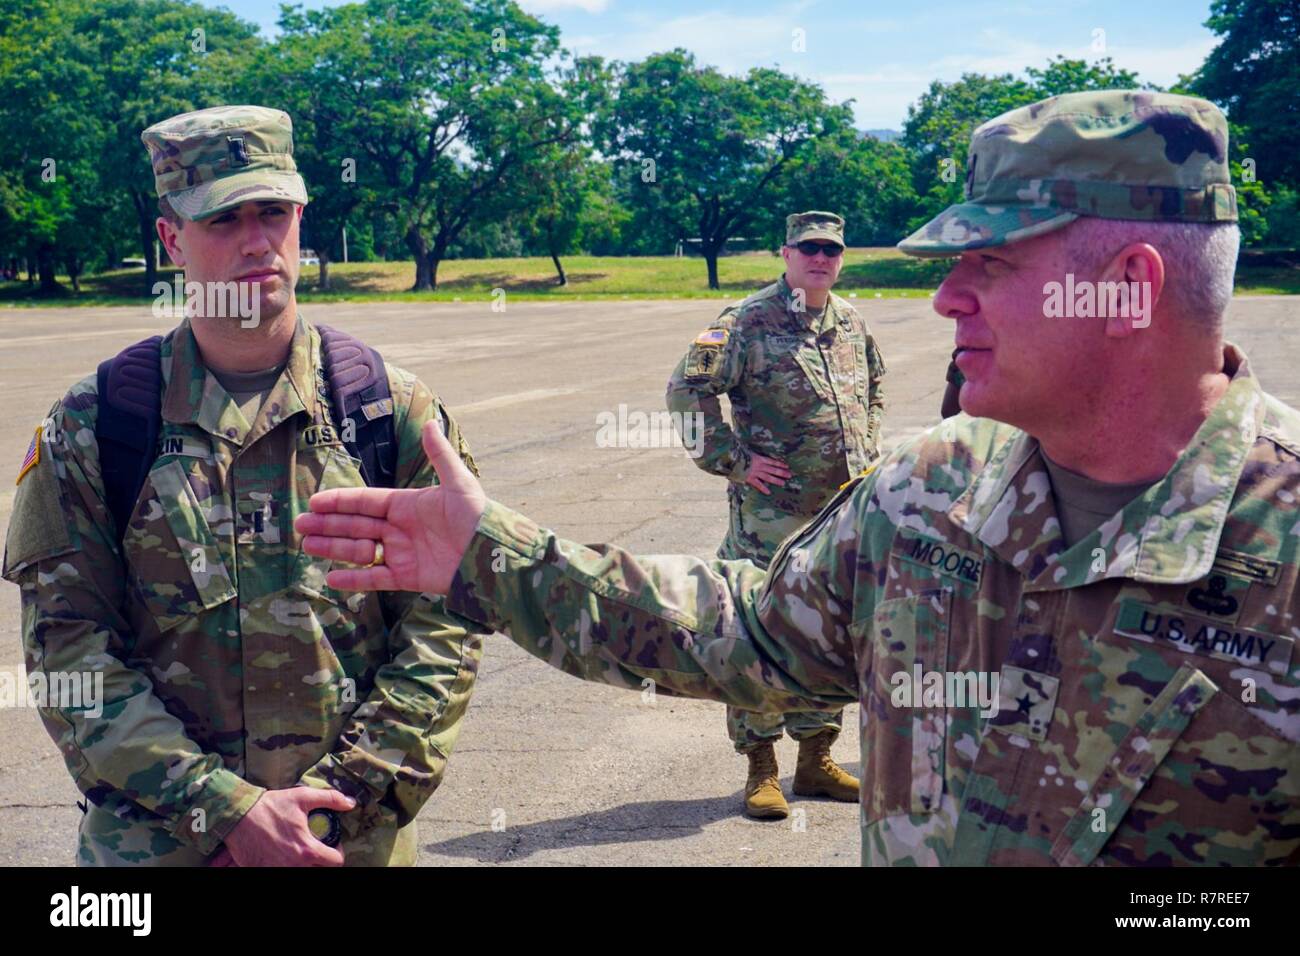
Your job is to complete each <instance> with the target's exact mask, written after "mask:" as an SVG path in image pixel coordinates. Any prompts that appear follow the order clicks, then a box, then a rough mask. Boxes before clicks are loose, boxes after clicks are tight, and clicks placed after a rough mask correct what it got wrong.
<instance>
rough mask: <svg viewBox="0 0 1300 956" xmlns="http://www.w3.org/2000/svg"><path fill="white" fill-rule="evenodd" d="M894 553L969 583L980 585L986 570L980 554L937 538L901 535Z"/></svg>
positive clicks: (895, 545) (896, 542) (905, 559)
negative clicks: (981, 577)
mask: <svg viewBox="0 0 1300 956" xmlns="http://www.w3.org/2000/svg"><path fill="white" fill-rule="evenodd" d="M892 553H893V554H894V555H895V556H896V557H899V558H902V559H903V560H904V561H910V562H911V563H913V564H919V565H921V566H922V567H925V568H928V569H929V570H931V571H934V572H936V573H938V574H943V575H946V576H948V577H951V578H956V579H957V580H959V581H965V582H966V583H967V584H976V585H978V584H979V583H980V576H981V575H982V574H983V573H984V558H983V557H981V556H980V555H979V554H976V553H975V552H974V551H967V550H966V549H965V548H959V547H957V546H956V545H954V544H950V543H949V542H947V541H940V540H938V539H936V538H924V537H919V536H918V537H912V536H910V535H900V536H899V537H898V538H897V539H896V540H895V542H894V547H893V549H892Z"/></svg>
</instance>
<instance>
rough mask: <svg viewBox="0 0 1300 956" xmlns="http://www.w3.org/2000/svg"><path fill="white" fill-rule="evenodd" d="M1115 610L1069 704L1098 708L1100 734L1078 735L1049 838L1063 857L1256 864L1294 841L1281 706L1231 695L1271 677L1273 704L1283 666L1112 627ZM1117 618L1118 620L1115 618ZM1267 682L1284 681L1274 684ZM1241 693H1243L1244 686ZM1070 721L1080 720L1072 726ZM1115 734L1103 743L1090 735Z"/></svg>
mask: <svg viewBox="0 0 1300 956" xmlns="http://www.w3.org/2000/svg"><path fill="white" fill-rule="evenodd" d="M1122 607H1123V604H1122V603H1121V605H1120V613H1118V614H1117V613H1116V612H1114V611H1113V612H1112V615H1111V620H1110V621H1109V622H1108V624H1107V626H1106V627H1104V628H1103V629H1102V631H1101V632H1100V633H1099V634H1098V636H1097V638H1096V641H1095V643H1094V645H1093V649H1092V650H1093V661H1094V664H1095V672H1096V674H1097V675H1098V676H1096V677H1095V679H1094V678H1091V677H1085V678H1084V680H1083V681H1082V682H1080V686H1081V687H1082V688H1084V690H1085V693H1087V688H1089V687H1091V688H1092V691H1091V695H1092V696H1097V695H1100V697H1099V699H1097V700H1096V701H1095V702H1093V703H1091V704H1089V701H1088V700H1085V699H1084V698H1077V700H1076V703H1075V705H1074V706H1070V705H1069V704H1068V703H1067V704H1066V706H1067V707H1068V708H1069V709H1070V710H1071V711H1072V712H1078V711H1080V710H1081V709H1082V707H1081V705H1083V704H1089V709H1092V710H1096V708H1098V707H1101V708H1104V712H1103V713H1099V714H1098V718H1097V720H1096V721H1095V725H1096V727H1098V728H1104V734H1103V733H1099V734H1098V735H1097V736H1093V737H1091V738H1090V739H1091V741H1092V743H1091V744H1090V745H1088V746H1085V745H1084V742H1083V741H1082V740H1081V741H1080V742H1079V747H1080V749H1079V751H1078V754H1077V756H1078V757H1079V758H1081V759H1082V760H1085V761H1087V762H1088V763H1090V764H1091V765H1092V766H1093V771H1092V779H1091V783H1090V785H1089V786H1088V788H1087V790H1086V792H1085V796H1084V799H1083V801H1082V802H1081V803H1080V804H1079V805H1078V807H1077V809H1076V810H1075V812H1074V813H1073V815H1072V816H1071V818H1070V820H1069V821H1068V823H1067V824H1066V826H1065V828H1064V829H1063V831H1062V832H1061V833H1060V834H1059V835H1058V837H1057V839H1056V840H1055V842H1054V844H1053V847H1052V856H1053V858H1054V859H1056V860H1057V862H1059V863H1062V864H1065V865H1088V864H1090V863H1091V864H1094V865H1100V864H1103V863H1111V864H1123V865H1146V866H1171V865H1210V866H1224V865H1232V866H1261V865H1268V864H1272V865H1278V864H1281V863H1285V862H1286V861H1287V860H1288V859H1289V858H1290V857H1292V856H1293V855H1294V853H1295V851H1296V849H1297V847H1300V746H1298V745H1297V743H1296V742H1295V741H1294V740H1290V739H1288V737H1287V734H1288V732H1293V730H1291V728H1289V727H1288V725H1287V724H1286V722H1285V721H1284V720H1283V719H1282V716H1283V715H1282V713H1281V712H1279V711H1273V710H1271V709H1269V706H1268V705H1264V706H1265V708H1266V710H1267V712H1263V711H1261V712H1255V710H1253V708H1258V707H1260V706H1261V704H1260V700H1259V699H1258V698H1257V699H1256V700H1255V701H1253V702H1248V701H1243V699H1242V697H1243V688H1244V687H1249V686H1250V685H1249V684H1243V681H1246V680H1251V681H1255V682H1256V685H1255V686H1256V687H1259V686H1265V687H1270V688H1272V693H1273V694H1276V695H1277V697H1278V698H1280V701H1281V702H1282V703H1283V708H1285V706H1286V704H1287V703H1290V702H1293V701H1294V700H1296V698H1297V693H1298V692H1297V687H1296V685H1295V682H1294V681H1293V680H1291V679H1290V678H1289V677H1282V676H1279V675H1268V674H1265V673H1264V672H1260V671H1251V670H1250V669H1249V668H1246V667H1243V666H1242V665H1240V664H1236V663H1232V662H1228V661H1223V660H1218V659H1215V658H1213V657H1210V656H1206V655H1202V654H1194V653H1186V652H1184V651H1181V650H1178V649H1177V648H1176V647H1174V646H1172V642H1168V641H1166V642H1165V643H1164V644H1162V643H1159V642H1158V640H1156V639H1153V640H1150V641H1145V640H1140V639H1135V638H1134V637H1132V636H1130V635H1128V634H1125V633H1122V632H1123V630H1125V627H1124V615H1123V613H1122ZM1117 624H1118V625H1119V626H1118V628H1117V627H1116V625H1117ZM1279 682H1285V683H1286V684H1287V686H1286V687H1281V686H1280V684H1279ZM1246 696H1247V697H1249V696H1250V694H1249V693H1246ZM1081 729H1085V730H1086V729H1088V728H1087V727H1081ZM1105 737H1109V739H1110V740H1112V741H1115V745H1114V747H1113V748H1112V749H1111V750H1110V752H1108V753H1099V752H1098V751H1097V750H1096V748H1097V745H1098V744H1099V743H1100V742H1101V741H1102V740H1103V739H1105Z"/></svg>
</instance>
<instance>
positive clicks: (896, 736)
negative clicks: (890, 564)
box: [861, 587, 952, 822]
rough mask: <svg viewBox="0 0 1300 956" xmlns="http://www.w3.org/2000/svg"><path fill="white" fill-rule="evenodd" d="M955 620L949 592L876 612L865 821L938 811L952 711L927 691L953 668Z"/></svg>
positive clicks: (865, 746)
mask: <svg viewBox="0 0 1300 956" xmlns="http://www.w3.org/2000/svg"><path fill="white" fill-rule="evenodd" d="M951 617H952V589H951V588H946V587H944V588H933V589H928V590H923V591H918V592H917V593H915V594H912V595H908V596H907V597H900V598H894V599H892V600H888V601H884V602H882V603H881V604H879V605H878V606H877V607H876V610H875V614H874V616H873V618H872V621H871V628H872V631H873V633H872V635H871V636H870V646H871V649H872V650H871V669H872V673H871V675H870V679H869V680H868V681H867V682H866V684H865V689H866V694H867V701H866V706H864V707H863V708H862V712H861V719H862V772H863V775H864V794H865V798H864V799H865V802H864V804H863V813H864V815H865V817H866V820H867V822H871V821H873V820H878V819H881V818H883V817H888V816H894V815H897V814H909V813H914V814H915V813H933V812H935V811H936V810H937V809H939V804H940V800H941V798H942V796H943V780H944V749H945V742H946V738H947V732H948V713H947V711H946V709H945V708H944V707H943V701H942V700H939V701H938V702H937V703H938V705H937V706H935V705H934V704H935V702H934V701H933V700H928V699H927V697H926V694H925V692H924V686H925V675H926V674H930V673H934V672H938V673H940V674H943V673H944V672H946V670H947V663H948V635H949V630H950V621H951ZM927 702H928V703H930V704H931V706H926V704H927Z"/></svg>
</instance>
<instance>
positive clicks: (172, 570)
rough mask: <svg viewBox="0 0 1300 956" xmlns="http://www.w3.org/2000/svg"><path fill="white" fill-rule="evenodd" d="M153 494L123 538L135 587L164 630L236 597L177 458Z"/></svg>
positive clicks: (152, 480) (153, 483) (158, 475)
mask: <svg viewBox="0 0 1300 956" xmlns="http://www.w3.org/2000/svg"><path fill="white" fill-rule="evenodd" d="M147 487H148V488H151V489H152V494H151V495H148V494H147V497H145V498H144V499H143V500H142V501H141V503H140V504H139V506H138V507H137V508H136V511H135V514H134V515H133V516H132V518H131V521H130V522H129V523H128V526H127V531H126V534H125V535H124V536H123V541H122V545H123V550H124V552H125V554H126V558H127V562H128V563H129V564H130V566H131V570H132V572H133V577H134V586H135V589H136V591H137V592H138V594H139V596H140V598H141V600H142V601H143V602H144V605H145V606H146V607H147V608H148V610H149V613H150V615H151V616H152V617H153V619H154V621H155V622H156V624H157V626H158V630H159V631H167V630H170V629H171V628H173V627H175V626H176V625H177V624H179V623H180V622H181V621H183V620H185V619H186V618H189V617H193V616H194V615H196V614H198V613H199V612H201V611H204V610H207V609H209V608H213V607H216V606H217V605H219V604H223V603H225V602H226V601H229V600H230V599H231V598H233V597H234V596H235V588H234V585H233V583H232V582H231V580H230V575H229V573H228V571H227V568H226V565H225V562H224V560H223V559H222V557H221V551H220V549H219V548H218V547H217V541H216V538H215V537H214V536H213V534H212V529H211V527H210V526H209V524H208V519H207V517H206V516H205V514H204V509H203V508H202V506H201V505H200V504H199V500H198V498H197V496H196V495H195V494H194V489H193V488H192V487H191V485H190V479H189V475H188V474H187V472H186V471H185V468H184V467H183V466H182V464H181V462H180V461H178V460H171V461H166V462H164V463H162V464H160V465H157V466H156V467H155V468H154V469H153V471H151V472H150V474H149V484H148V486H147Z"/></svg>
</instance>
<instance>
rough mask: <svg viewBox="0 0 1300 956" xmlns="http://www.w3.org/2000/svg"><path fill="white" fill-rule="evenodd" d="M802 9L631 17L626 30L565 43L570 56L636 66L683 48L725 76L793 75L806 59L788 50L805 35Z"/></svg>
mask: <svg viewBox="0 0 1300 956" xmlns="http://www.w3.org/2000/svg"><path fill="white" fill-rule="evenodd" d="M802 6H803V4H796V5H792V6H789V7H786V8H785V9H784V10H774V11H771V12H769V13H767V14H765V15H763V16H737V15H735V14H732V13H723V12H722V11H719V10H707V11H703V12H700V13H692V14H685V15H681V16H674V17H666V18H665V17H659V16H654V15H651V14H645V13H630V14H628V15H627V17H626V19H627V26H626V27H625V28H623V29H620V30H618V32H611V33H607V34H603V35H600V36H585V37H580V38H579V37H575V38H573V39H571V40H566V43H567V44H568V45H569V46H570V47H571V48H572V49H573V50H574V52H575V53H580V54H584V53H594V54H598V55H600V56H603V57H605V58H606V59H617V60H640V59H643V58H645V57H647V56H649V55H650V54H652V53H663V52H665V51H667V50H671V49H673V48H674V47H683V48H685V49H687V50H690V51H691V52H692V53H694V54H695V57H696V60H697V61H698V62H700V63H701V64H704V65H707V66H714V67H717V68H718V69H719V70H722V71H723V72H724V73H745V72H747V71H748V70H749V69H750V67H753V66H766V65H772V64H774V63H777V62H780V63H781V64H782V66H783V67H784V68H785V69H787V70H797V68H798V66H799V62H798V61H799V60H800V59H801V58H803V57H806V56H808V54H807V53H797V52H795V51H794V49H793V42H794V30H795V28H797V27H800V26H802V27H803V28H804V29H808V27H807V24H806V23H800V21H799V12H800V9H801V7H802ZM812 44H813V31H812V30H809V36H808V45H809V46H811V45H812Z"/></svg>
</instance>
